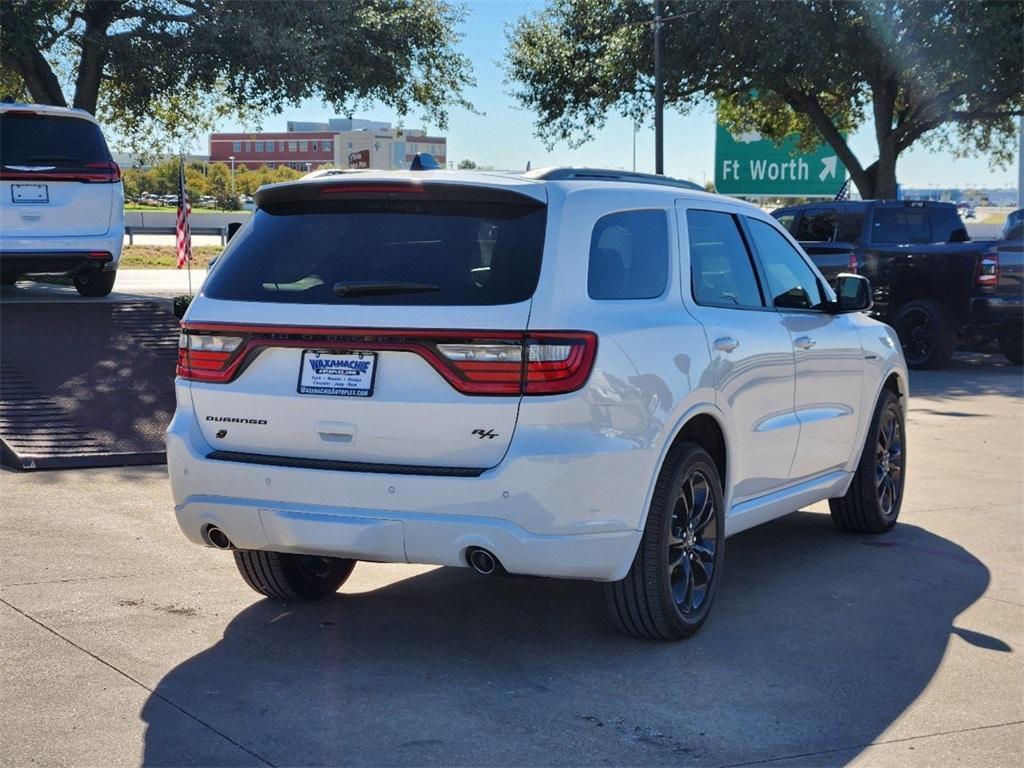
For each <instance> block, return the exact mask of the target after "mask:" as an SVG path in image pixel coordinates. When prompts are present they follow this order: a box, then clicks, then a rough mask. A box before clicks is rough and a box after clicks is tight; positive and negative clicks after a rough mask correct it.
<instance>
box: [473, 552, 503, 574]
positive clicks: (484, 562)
mask: <svg viewBox="0 0 1024 768" xmlns="http://www.w3.org/2000/svg"><path fill="white" fill-rule="evenodd" d="M466 561H467V562H468V563H469V567H470V568H472V569H473V570H474V571H476V572H477V573H480V574H483V575H484V576H490V575H492V574H495V573H497V572H498V571H499V570H501V563H499V562H498V558H496V557H495V556H494V555H492V554H491V553H490V552H488V551H487V550H486V549H483V548H481V547H473V548H471V549H470V550H469V551H468V552H467V553H466Z"/></svg>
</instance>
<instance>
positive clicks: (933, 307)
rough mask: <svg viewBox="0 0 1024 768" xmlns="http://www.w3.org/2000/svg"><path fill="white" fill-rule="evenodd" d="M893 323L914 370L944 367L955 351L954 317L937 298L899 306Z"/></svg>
mask: <svg viewBox="0 0 1024 768" xmlns="http://www.w3.org/2000/svg"><path fill="white" fill-rule="evenodd" d="M893 325H894V326H895V328H896V333H897V334H899V337H900V343H901V344H902V345H903V356H904V357H905V358H906V359H907V365H908V366H909V367H911V368H914V369H915V370H936V369H938V368H941V367H942V366H944V365H945V364H946V363H948V362H949V358H951V357H952V356H953V352H955V351H956V341H957V339H956V329H955V328H954V327H953V317H952V315H950V313H949V310H948V309H947V308H946V307H944V306H943V305H942V304H940V303H939V302H937V301H932V300H931V299H915V300H914V301H908V302H907V303H906V304H904V305H903V306H902V307H900V308H899V311H898V312H897V313H896V319H895V322H894V323H893Z"/></svg>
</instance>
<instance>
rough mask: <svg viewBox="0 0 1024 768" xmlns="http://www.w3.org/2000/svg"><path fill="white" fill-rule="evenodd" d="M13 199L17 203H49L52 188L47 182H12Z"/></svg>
mask: <svg viewBox="0 0 1024 768" xmlns="http://www.w3.org/2000/svg"><path fill="white" fill-rule="evenodd" d="M11 200H12V201H14V202H15V203H48V202H50V190H49V189H48V188H47V186H46V185H45V184H11Z"/></svg>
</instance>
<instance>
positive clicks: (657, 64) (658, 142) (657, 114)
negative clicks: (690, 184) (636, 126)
mask: <svg viewBox="0 0 1024 768" xmlns="http://www.w3.org/2000/svg"><path fill="white" fill-rule="evenodd" d="M661 22H662V18H661V0H655V3H654V172H655V173H656V174H658V175H662V174H664V173H665V125H664V117H665V115H664V112H665V84H664V80H663V76H662V61H661V59H662V48H663V47H664V46H663V40H662V28H661Z"/></svg>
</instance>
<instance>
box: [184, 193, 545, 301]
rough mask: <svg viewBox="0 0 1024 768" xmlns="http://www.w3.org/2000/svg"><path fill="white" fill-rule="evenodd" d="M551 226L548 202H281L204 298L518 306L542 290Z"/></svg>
mask: <svg viewBox="0 0 1024 768" xmlns="http://www.w3.org/2000/svg"><path fill="white" fill-rule="evenodd" d="M545 221H546V209H545V208H544V206H543V205H541V204H539V203H536V204H534V203H524V204H522V205H520V204H513V203H489V202H453V201H438V200H434V201H431V200H424V201H419V200H417V201H406V200H353V201H328V202H303V203H277V204H273V205H269V206H267V207H265V208H260V209H259V210H257V211H256V213H254V214H253V218H252V221H251V222H250V223H249V224H248V225H247V226H245V227H243V228H242V229H241V230H240V231H239V232H238V234H237V235H235V237H234V238H233V239H232V240H231V243H230V245H229V246H228V248H227V249H226V250H225V252H224V255H223V256H222V257H221V260H220V261H219V262H218V264H217V268H216V269H215V270H213V271H212V272H211V273H210V276H209V278H208V279H207V282H206V284H205V285H204V286H203V293H204V294H206V295H207V296H209V297H211V298H214V299H228V300H236V301H260V302H274V303H286V304H384V305H421V306H438V305H445V306H451V305H468V306H479V305H493V304H513V303H517V302H520V301H525V300H526V299H528V298H530V297H531V296H532V295H533V292H534V290H535V289H536V287H537V278H538V276H539V274H540V263H541V256H542V252H543V249H544V227H545Z"/></svg>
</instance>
